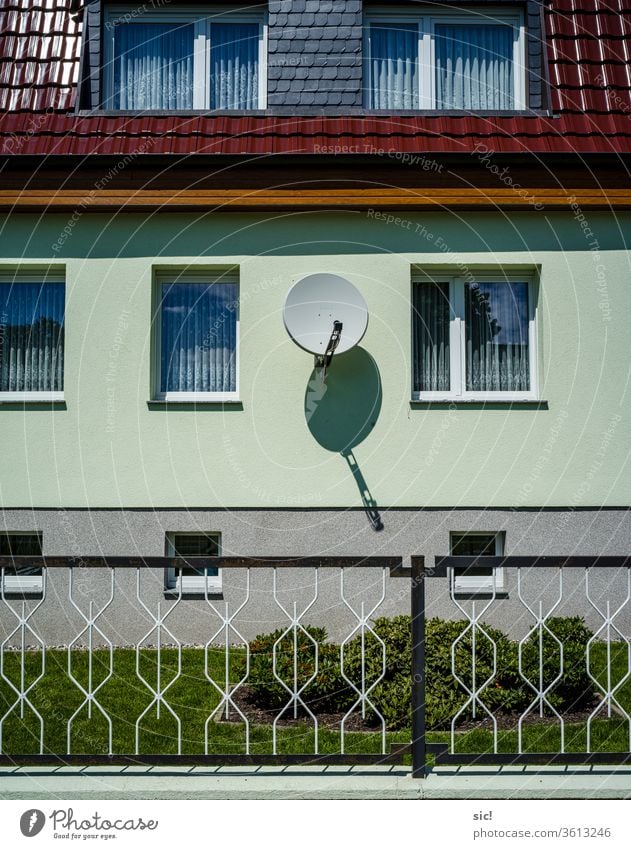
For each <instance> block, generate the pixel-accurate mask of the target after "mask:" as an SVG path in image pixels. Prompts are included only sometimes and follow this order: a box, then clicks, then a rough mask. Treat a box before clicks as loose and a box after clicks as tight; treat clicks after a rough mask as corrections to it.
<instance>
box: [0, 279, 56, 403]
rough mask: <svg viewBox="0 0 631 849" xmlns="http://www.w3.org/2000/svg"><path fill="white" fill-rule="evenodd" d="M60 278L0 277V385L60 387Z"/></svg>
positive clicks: (10, 388)
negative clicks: (11, 280) (25, 279)
mask: <svg viewBox="0 0 631 849" xmlns="http://www.w3.org/2000/svg"><path fill="white" fill-rule="evenodd" d="M64 301H65V287H64V284H63V283H26V282H24V283H23V282H16V283H0V391H1V392H62V391H63V388H64Z"/></svg>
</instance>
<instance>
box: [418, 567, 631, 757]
mask: <svg viewBox="0 0 631 849" xmlns="http://www.w3.org/2000/svg"><path fill="white" fill-rule="evenodd" d="M467 569H475V570H477V574H479V570H480V569H488V570H492V571H491V572H490V574H491V576H492V578H491V586H490V588H489V589H488V591H487V592H483V593H479V592H477V593H470V594H469V595H468V597H467V595H466V594H465V593H463V591H462V590H460V592H458V591H457V589H456V587H457V584H456V575H457V573H458V572H460V573H462V570H467ZM498 569H508V570H510V574H511V587H510V593H511V596H512V598H513V599H517V600H518V602H519V606H520V609H521V611H523V621H519V622H518V623H517V625H518V627H520V629H521V631H522V632H523V633H522V636H521V637H520V638H518V639H516V640H514V641H513V642H512V643H511V642H510V641H507V640H506V639H505V638H504V636H503V635H502V634H501V633H500V632H499V631H498V630H497V629H495V628H493V627H492V626H491V625H489V624H488V621H487V620H489V619H491V618H492V617H493V614H494V613H497V611H498V610H501V606H502V604H503V603H504V597H505V593H504V592H500V591H499V590H498V588H497V585H496V580H495V577H494V576H496V575H497V571H496V570H498ZM427 575H428V577H431V579H438V578H443V579H444V578H446V579H447V581H448V587H449V595H450V598H451V601H452V603H453V605H454V613H455V616H454V618H457V619H458V620H460V621H461V623H462V628H461V630H460V633H459V634H458V635H457V636H456V637H455V639H454V640H453V641H452V642H451V645H450V655H451V672H452V676H453V679H454V680H455V681H456V682H457V685H458V687H459V690H460V696H461V698H460V704H459V707H458V708H457V710H455V711H454V712H453V714H452V716H451V719H450V721H449V722H448V724H447V726H448V727H445V724H443V726H442V728H441V729H440V731H439V730H437V731H436V733H435V734H434V737H443V738H444V737H445V736H447V737H448V742H437V741H436V740H435V739H432V740H431V741H430V742H429V743H428V746H427V750H428V752H429V753H431V755H432V756H433V758H434V762H435V763H436V764H473V763H474V764H509V763H510V764H515V763H524V764H528V763H538V764H544V763H545V764H555V763H557V764H561V763H562V764H594V763H600V764H616V763H629V762H631V716H630V711H631V686H630V685H631V642H630V640H629V623H630V622H631V605H630V602H631V558H629V557H486V556H484V557H482V556H480V557H439V558H436V561H435V564H434V567H433V568H432V569H431V570H428V573H427ZM570 575H571V577H572V587H571V591H569V590H568V589H567V584H568V578H569V577H570ZM596 584H597V585H598V586H597V587H596V586H595V585H596ZM579 602H580V604H579ZM577 608H578V609H579V610H580V611H581V612H585V613H588V614H591V615H590V617H589V619H590V621H591V622H593V625H592V627H591V628H588V627H587V626H586V625H585V623H584V622H583V619H582V617H579V618H577V617H576V615H575V614H576V612H577ZM561 614H564V616H563V617H561ZM573 614H574V615H573ZM513 616H515V614H513ZM568 617H569V618H568ZM516 618H517V619H519V620H521V619H522V616H521V615H518V616H516ZM500 621H501V620H500ZM509 688H510V692H508V690H509ZM502 689H504V690H505V693H501V692H498V691H501V690H502ZM480 744H482V745H481V746H480Z"/></svg>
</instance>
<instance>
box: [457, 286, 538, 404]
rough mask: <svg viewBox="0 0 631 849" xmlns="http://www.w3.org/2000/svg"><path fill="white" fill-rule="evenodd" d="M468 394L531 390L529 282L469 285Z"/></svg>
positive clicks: (467, 296) (467, 320) (466, 317)
mask: <svg viewBox="0 0 631 849" xmlns="http://www.w3.org/2000/svg"><path fill="white" fill-rule="evenodd" d="M465 333H466V361H467V384H466V385H467V391H477V392H489V391H491V392H525V391H528V390H529V389H530V368H529V340H528V284H527V283H508V282H498V283H467V285H466V287H465Z"/></svg>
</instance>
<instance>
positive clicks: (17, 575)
mask: <svg viewBox="0 0 631 849" xmlns="http://www.w3.org/2000/svg"><path fill="white" fill-rule="evenodd" d="M0 556H1V557H41V556H42V535H41V534H40V533H36V532H34V531H29V532H23V531H16V532H9V533H0ZM42 589H43V577H42V570H41V569H40V568H39V567H33V566H7V567H5V569H4V581H3V590H4V592H5V593H7V594H11V593H41V592H42Z"/></svg>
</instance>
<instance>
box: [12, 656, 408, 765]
mask: <svg viewBox="0 0 631 849" xmlns="http://www.w3.org/2000/svg"><path fill="white" fill-rule="evenodd" d="M232 654H233V658H234V662H235V663H236V662H237V660H238V658H239V655H240V654H242V653H241V652H239V651H238V650H235V651H234V652H233V653H232ZM67 658H68V655H67V652H66V651H63V650H55V649H52V650H49V651H47V652H46V673H45V675H44V676H43V677H42V678H41V679H40V681H39V682H38V683H37V684H35V686H34V687H33V689H32V690H31V692H30V693H29V700H30V701H31V703H32V705H33V707H34V708H35V709H36V710H37V711H38V712H39V713H40V714H41V715H42V716H43V718H44V746H45V750H46V751H50V752H57V753H64V752H67V751H68V743H67V722H68V720H69V719H70V717H71V716H72V715H73V714H74V713H75V711H77V710H78V709H79V708H80V706H81V703H82V702H83V700H84V697H83V695H82V694H81V691H80V690H79V688H78V687H77V686H76V685H75V684H74V683H73V682H72V681H71V680H70V678H69V676H68V671H67ZM208 660H209V664H208V667H209V668H208V671H209V674H210V675H211V677H213V678H214V680H215V681H217V682H218V683H220V682H221V681H222V680H223V679H224V678H225V658H224V652H223V650H218V651H209V653H208ZM92 662H93V686H94V687H96V686H97V685H98V684H99V683H100V682H102V681H105V679H106V677H107V672H108V670H109V653H108V652H107V651H106V650H96V651H95V652H94V653H93V661H92ZM25 670H26V675H25V680H26V682H27V685H28V683H30V682H31V681H34V680H35V679H36V678H37V676H38V675H39V673H40V672H41V655H40V654H39V653H37V652H28V653H27V654H26V662H25ZM157 671H158V670H157V652H156V651H154V650H148V649H147V650H143V651H142V652H141V660H140V665H139V672H140V674H141V675H142V676H143V677H144V678H145V680H146V681H148V682H149V683H150V684H151V685H152V686H153V687H154V689H155V688H156V685H157ZM4 672H5V675H7V677H9V678H10V679H11V680H12V681H14V682H17V681H19V679H20V655H19V653H18V652H8V653H6V654H5V659H4ZM176 673H177V651H176V650H175V649H163V650H162V660H161V668H160V675H161V681H162V686H163V687H164V686H165V685H166V684H167V683H168V682H169V681H170V680H171V679H172V678H174V677H175V675H176ZM72 674H73V675H74V677H75V678H76V679H77V680H78V681H79V682H80V683H81V684H82V685H83V686H84V687H86V686H87V680H88V653H87V652H85V651H76V652H73V658H72ZM230 678H231V680H235V679H236V674H235V673H234V670H233V669H232V668H231V670H230ZM152 698H153V697H152V695H151V693H150V691H149V689H148V688H147V687H146V686H145V685H144V684H143V683H142V681H140V680H139V678H138V676H137V675H136V653H135V651H134V650H133V649H116V650H115V651H114V662H113V675H112V677H111V678H110V679H109V680H108V681H106V682H105V683H104V684H103V686H102V688H101V689H100V690H99V692H98V694H97V699H98V702H99V703H100V704H101V705H102V707H103V709H104V711H105V712H106V713H107V714H108V715H109V717H110V718H111V720H112V748H113V751H114V752H117V753H132V752H135V751H136V720H137V718H138V717H140V716H141V714H142V713H143V712H144V711H145V710H147V708H149V707H150V705H151V702H152ZM165 699H166V701H167V702H168V704H169V706H170V707H171V708H172V710H173V712H174V713H175V714H176V715H177V717H178V718H179V720H180V722H181V728H182V749H181V751H182V754H201V753H203V752H204V733H205V732H204V726H205V723H206V719H207V718H208V716H209V715H210V714H211V713H212V711H213V710H214V709H215V708H216V707H217V706H218V704H219V702H220V699H221V696H220V694H219V693H218V692H217V691H216V690H215V689H214V687H213V686H212V685H211V684H210V683H209V682H208V681H207V680H206V678H205V674H204V652H203V650H201V649H186V648H185V649H182V674H181V675H180V677H179V678H178V680H177V681H176V682H175V683H174V684H173V685H172V686H171V687H169V689H168V690H167V692H166V694H165ZM15 700H16V694H15V693H14V692H13V691H12V690H11V688H10V687H9V686H8V685H7V684H6V683H5V682H4V681H3V682H0V713H5V712H6V710H7V709H8V707H9V706H10V705H11V704H12V703H13V702H15ZM230 718H231V719H233V718H234V719H235V720H238V717H237V715H236V713H235V712H234V711H231V717H230ZM108 731H109V729H108V723H107V720H106V719H105V717H103V715H102V714H101V713H100V711H98V709H97V708H96V707H93V708H92V718H91V719H90V718H89V716H88V707H87V705H85V706H84V707H83V708H82V710H81V711H80V713H79V714H78V715H77V717H76V718H75V720H74V721H73V724H72V734H71V741H70V742H71V751H72V753H73V754H93V753H95V754H107V752H108V742H109V740H108ZM39 735H40V723H39V720H38V719H37V717H36V716H35V714H34V713H33V711H32V710H30V709H29V708H28V706H25V710H24V717H23V718H21V717H20V710H19V707H18V708H17V709H16V710H14V711H13V712H12V713H11V715H10V717H9V718H8V719H7V720H6V721H5V723H4V728H3V739H2V751H3V752H4V753H8V754H36V753H37V752H38V751H39ZM314 736H315V735H314V728H313V723H308V722H304V723H300V724H298V725H296V726H291V727H281V728H279V732H278V740H277V744H278V752H279V753H280V754H293V753H295V754H300V753H304V752H310V751H311V752H312V751H313V750H314V742H315V740H314ZM340 738H341V735H340V732H339V731H335V730H331V729H326V728H320V730H319V750H320V751H321V752H322V753H329V752H339V751H340V743H341V739H340ZM177 740H178V724H177V720H176V718H175V717H174V716H173V715H172V714H171V713H170V712H169V711H168V710H167V709H165V707H164V705H162V706H161V709H160V716H158V714H157V709H156V706H155V705H153V706H152V707H151V708H150V709H149V710H148V711H147V713H146V714H145V716H144V719H142V720H141V721H140V723H139V736H138V743H139V745H138V750H139V752H140V753H144V754H152V753H161V754H177ZM408 740H409V733H406V732H397V733H392V734H388V741H389V742H407V741H408ZM208 743H209V746H208V751H209V752H210V753H218V754H219V753H221V754H238V753H243V752H244V751H245V730H244V724H243V723H242V722H238V721H234V722H211V723H209V726H208ZM345 749H346V751H347V752H354V753H371V752H372V753H379V752H380V751H381V734H380V733H357V732H351V733H348V734H347V735H346V739H345ZM250 751H251V753H252V754H265V753H268V754H271V753H272V751H273V749H272V726H271V725H251V726H250Z"/></svg>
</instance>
